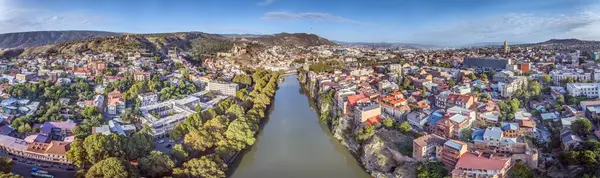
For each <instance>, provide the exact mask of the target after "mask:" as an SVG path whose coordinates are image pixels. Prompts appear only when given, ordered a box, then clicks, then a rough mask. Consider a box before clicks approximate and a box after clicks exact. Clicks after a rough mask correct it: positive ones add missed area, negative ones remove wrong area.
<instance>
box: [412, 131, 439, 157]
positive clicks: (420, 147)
mask: <svg viewBox="0 0 600 178" xmlns="http://www.w3.org/2000/svg"><path fill="white" fill-rule="evenodd" d="M445 142H446V139H445V138H444V137H440V136H438V135H436V134H428V135H424V136H421V137H419V138H417V139H414V140H413V158H415V159H416V160H417V161H431V160H436V155H438V154H439V153H438V152H440V151H441V150H442V148H443V145H444V143H445Z"/></svg>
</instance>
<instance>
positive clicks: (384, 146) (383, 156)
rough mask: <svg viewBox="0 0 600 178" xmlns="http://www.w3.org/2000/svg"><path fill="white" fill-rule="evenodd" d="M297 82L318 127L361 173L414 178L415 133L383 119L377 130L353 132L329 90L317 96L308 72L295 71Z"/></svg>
mask: <svg viewBox="0 0 600 178" xmlns="http://www.w3.org/2000/svg"><path fill="white" fill-rule="evenodd" d="M311 71H312V70H311ZM311 77H312V78H311ZM298 81H299V82H300V86H301V89H302V90H303V93H304V94H305V95H306V97H308V98H309V103H310V105H311V107H312V108H313V109H314V110H315V111H316V112H317V115H318V117H319V119H320V121H321V123H322V124H324V125H325V126H326V127H327V128H328V129H329V131H330V132H331V133H332V135H333V136H334V137H335V138H336V139H337V140H338V141H339V142H340V143H341V144H342V145H344V146H345V147H346V148H347V149H348V151H350V153H351V154H352V156H353V157H354V158H355V159H356V161H357V162H358V163H359V165H360V167H361V168H362V169H363V170H364V171H365V172H367V173H368V174H370V175H371V176H373V177H417V172H418V171H417V167H418V166H419V164H418V163H417V162H416V161H415V160H414V159H413V158H411V156H412V140H413V139H414V138H415V136H417V135H416V134H415V133H411V131H410V129H408V130H406V129H405V128H403V126H402V125H403V124H400V123H394V122H393V120H390V119H384V121H383V122H382V124H380V125H377V126H367V127H364V128H359V129H357V130H354V129H356V128H353V127H356V126H352V125H353V124H352V123H350V122H348V119H347V118H345V117H344V116H342V114H341V113H340V111H338V109H337V108H336V106H335V103H334V101H333V98H334V96H335V92H334V91H333V90H332V91H330V92H327V93H321V92H320V90H319V88H318V85H317V83H318V81H317V80H316V79H315V78H314V76H311V73H310V71H304V70H301V71H299V74H298ZM386 120H387V121H386ZM389 121H392V122H391V123H390V122H389ZM390 145H394V146H390Z"/></svg>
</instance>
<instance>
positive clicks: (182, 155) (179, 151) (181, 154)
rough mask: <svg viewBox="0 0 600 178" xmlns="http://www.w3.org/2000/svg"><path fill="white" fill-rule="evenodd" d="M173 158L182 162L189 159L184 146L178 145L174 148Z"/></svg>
mask: <svg viewBox="0 0 600 178" xmlns="http://www.w3.org/2000/svg"><path fill="white" fill-rule="evenodd" d="M171 156H172V157H173V158H174V159H175V160H177V161H179V162H181V161H183V160H185V159H186V158H187V157H188V152H187V150H185V148H184V147H183V145H182V144H176V145H175V146H173V151H171Z"/></svg>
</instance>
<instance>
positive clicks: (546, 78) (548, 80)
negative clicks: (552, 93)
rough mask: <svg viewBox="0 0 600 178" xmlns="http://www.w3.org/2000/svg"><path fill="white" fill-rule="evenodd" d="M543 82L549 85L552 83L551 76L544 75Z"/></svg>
mask: <svg viewBox="0 0 600 178" xmlns="http://www.w3.org/2000/svg"><path fill="white" fill-rule="evenodd" d="M542 81H543V82H544V83H545V84H546V85H549V84H551V83H552V78H550V75H548V74H542Z"/></svg>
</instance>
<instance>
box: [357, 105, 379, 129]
mask: <svg viewBox="0 0 600 178" xmlns="http://www.w3.org/2000/svg"><path fill="white" fill-rule="evenodd" d="M380 115H381V106H380V105H379V104H377V103H373V102H369V103H362V104H358V105H357V106H356V107H355V108H354V119H355V122H356V123H357V124H368V125H372V124H375V123H379V122H380V121H381V118H379V116H380Z"/></svg>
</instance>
